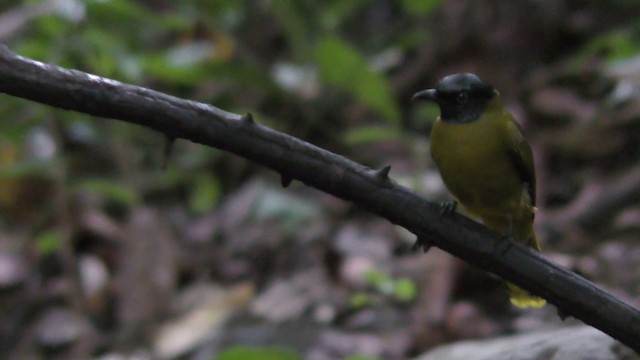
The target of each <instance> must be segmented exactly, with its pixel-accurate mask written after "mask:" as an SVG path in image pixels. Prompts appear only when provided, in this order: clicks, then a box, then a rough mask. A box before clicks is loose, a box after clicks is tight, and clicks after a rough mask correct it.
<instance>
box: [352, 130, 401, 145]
mask: <svg viewBox="0 0 640 360" xmlns="http://www.w3.org/2000/svg"><path fill="white" fill-rule="evenodd" d="M343 138H344V142H345V143H346V144H347V145H363V144H369V143H372V142H376V141H384V140H400V139H401V138H402V132H401V131H400V129H397V128H393V127H390V126H388V125H382V126H380V125H370V126H369V125H367V126H360V127H357V128H355V129H349V130H348V131H347V132H346V133H345V134H344V135H343Z"/></svg>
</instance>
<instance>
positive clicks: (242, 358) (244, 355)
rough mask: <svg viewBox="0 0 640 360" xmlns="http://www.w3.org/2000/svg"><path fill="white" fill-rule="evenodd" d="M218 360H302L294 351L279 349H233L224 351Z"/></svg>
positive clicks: (239, 347)
mask: <svg viewBox="0 0 640 360" xmlns="http://www.w3.org/2000/svg"><path fill="white" fill-rule="evenodd" d="M215 359H216V360H302V356H300V354H298V353H296V352H295V351H293V350H288V349H278V348H250V347H241V346H238V347H233V348H230V349H228V350H225V351H223V352H222V353H220V354H219V355H218V357H216V358H215Z"/></svg>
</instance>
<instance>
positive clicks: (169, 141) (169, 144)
mask: <svg viewBox="0 0 640 360" xmlns="http://www.w3.org/2000/svg"><path fill="white" fill-rule="evenodd" d="M175 143H176V138H173V137H170V136H165V141H164V151H163V159H162V171H166V170H167V167H168V166H169V157H171V152H172V151H173V144H175Z"/></svg>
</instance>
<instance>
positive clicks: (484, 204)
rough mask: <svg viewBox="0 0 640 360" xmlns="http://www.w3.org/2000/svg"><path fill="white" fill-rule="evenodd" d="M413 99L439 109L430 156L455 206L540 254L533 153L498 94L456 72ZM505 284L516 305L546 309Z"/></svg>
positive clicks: (542, 302) (539, 301)
mask: <svg viewBox="0 0 640 360" xmlns="http://www.w3.org/2000/svg"><path fill="white" fill-rule="evenodd" d="M413 100H426V101H430V102H434V103H436V104H437V105H438V107H439V109H440V116H439V117H438V118H437V119H436V122H435V124H434V126H433V128H432V131H431V139H430V143H431V156H432V158H433V160H434V162H435V164H436V166H437V168H438V170H439V171H440V175H441V177H442V180H443V181H444V183H445V185H446V187H447V189H449V191H450V192H451V193H452V195H454V197H455V198H456V200H457V201H456V202H454V203H453V204H454V205H455V204H458V203H459V204H460V205H462V207H463V209H464V210H465V211H466V213H468V214H470V215H471V216H473V217H475V218H477V219H479V220H480V221H481V222H482V223H483V224H484V225H485V226H486V227H488V228H489V229H492V230H494V231H495V232H498V233H499V234H501V235H503V236H505V237H507V238H508V239H511V240H514V241H517V242H521V243H525V244H527V245H528V246H530V247H531V248H533V249H534V250H536V251H538V252H540V251H541V249H540V244H539V243H538V239H537V237H536V234H535V232H534V229H533V222H534V217H535V212H536V206H535V204H536V177H535V171H534V162H533V153H532V151H531V147H530V146H529V143H528V142H527V140H526V138H525V136H524V134H523V132H522V128H521V127H520V125H519V124H518V123H517V122H516V120H515V119H514V117H513V116H512V115H511V113H509V111H508V110H507V109H506V108H505V107H504V105H503V103H502V100H501V97H500V93H499V92H498V91H497V90H496V89H495V88H494V87H493V86H491V85H490V84H488V83H486V82H484V81H483V80H482V79H480V77H478V76H477V75H475V74H472V73H457V74H452V75H448V76H445V77H443V78H442V79H441V80H440V81H438V82H437V84H436V86H435V87H434V88H431V89H426V90H422V91H419V92H417V93H416V94H415V95H413ZM444 209H445V210H449V211H451V210H452V209H455V206H453V207H452V206H451V204H449V206H445V207H444ZM505 283H506V288H507V292H508V294H509V298H510V302H511V304H513V305H514V306H516V307H519V308H540V307H543V306H544V305H545V303H546V301H545V300H544V299H543V298H541V297H539V296H536V295H534V294H531V293H529V292H528V291H526V290H524V289H522V288H520V287H518V286H516V285H515V284H512V283H509V282H505Z"/></svg>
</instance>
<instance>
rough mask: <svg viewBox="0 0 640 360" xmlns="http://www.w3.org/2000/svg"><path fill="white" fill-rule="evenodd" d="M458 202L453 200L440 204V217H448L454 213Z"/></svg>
mask: <svg viewBox="0 0 640 360" xmlns="http://www.w3.org/2000/svg"><path fill="white" fill-rule="evenodd" d="M457 207H458V202H457V201H455V200H452V201H445V202H443V203H440V216H449V215H451V214H453V213H454V212H455V211H456V208H457Z"/></svg>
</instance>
